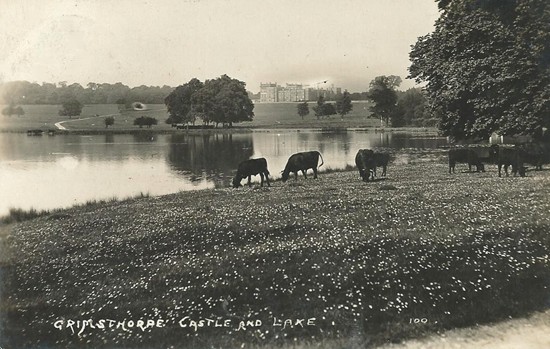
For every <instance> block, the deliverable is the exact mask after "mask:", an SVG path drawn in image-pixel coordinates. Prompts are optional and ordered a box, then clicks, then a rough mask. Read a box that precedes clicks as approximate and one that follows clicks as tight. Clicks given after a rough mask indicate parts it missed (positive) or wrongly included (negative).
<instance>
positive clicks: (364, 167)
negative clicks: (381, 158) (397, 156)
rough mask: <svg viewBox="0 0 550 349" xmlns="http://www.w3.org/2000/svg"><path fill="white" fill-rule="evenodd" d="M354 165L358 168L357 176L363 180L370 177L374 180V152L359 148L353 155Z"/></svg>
mask: <svg viewBox="0 0 550 349" xmlns="http://www.w3.org/2000/svg"><path fill="white" fill-rule="evenodd" d="M355 165H356V166H357V169H358V170H359V176H361V178H362V179H363V181H365V182H368V181H369V178H371V177H372V180H374V172H375V171H376V160H375V156H374V152H373V151H372V150H370V149H359V151H358V152H357V154H356V155H355Z"/></svg>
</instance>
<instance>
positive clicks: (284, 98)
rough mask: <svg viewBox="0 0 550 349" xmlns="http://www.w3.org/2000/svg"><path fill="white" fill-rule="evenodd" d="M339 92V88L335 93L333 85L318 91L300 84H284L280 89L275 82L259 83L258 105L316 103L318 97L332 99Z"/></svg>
mask: <svg viewBox="0 0 550 349" xmlns="http://www.w3.org/2000/svg"><path fill="white" fill-rule="evenodd" d="M341 91H342V90H341V88H337V89H336V93H335V92H334V85H331V87H330V88H328V89H324V88H323V89H319V87H318V86H317V88H313V87H310V86H309V85H302V84H286V86H285V87H282V86H280V85H278V84H277V83H276V82H275V83H272V82H268V83H261V84H260V103H274V102H301V101H316V100H317V98H319V96H320V95H323V96H324V97H325V98H326V99H333V98H334V97H335V96H336V95H337V94H339V93H341Z"/></svg>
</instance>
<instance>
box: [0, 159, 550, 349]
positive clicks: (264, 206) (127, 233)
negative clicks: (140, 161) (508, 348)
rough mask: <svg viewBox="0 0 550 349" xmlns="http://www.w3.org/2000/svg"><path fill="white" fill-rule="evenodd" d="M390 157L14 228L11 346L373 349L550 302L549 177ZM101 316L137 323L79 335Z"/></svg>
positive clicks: (8, 321)
mask: <svg viewBox="0 0 550 349" xmlns="http://www.w3.org/2000/svg"><path fill="white" fill-rule="evenodd" d="M393 157H394V160H393V162H392V164H391V165H390V167H389V168H388V178H387V179H385V180H379V181H376V182H371V183H364V182H362V181H361V180H360V179H359V177H358V173H357V172H356V171H351V170H348V171H336V172H332V173H321V174H320V175H319V178H318V179H316V180H313V179H308V180H304V179H303V177H300V178H299V180H298V181H294V180H290V181H288V182H286V183H282V182H280V181H276V182H274V183H273V184H272V186H271V187H264V188H260V187H259V186H257V185H256V186H253V187H252V188H248V187H245V188H240V189H230V188H227V189H215V190H201V191H195V192H181V193H177V194H173V195H167V196H161V197H146V198H137V199H131V200H127V201H124V202H118V203H117V202H107V203H104V204H101V205H92V206H81V207H76V208H73V209H68V210H64V211H62V214H60V213H59V212H57V214H56V215H50V216H48V215H46V216H43V217H39V218H36V219H33V220H30V221H27V222H23V223H19V224H17V225H12V226H11V228H10V229H11V234H10V236H9V238H8V239H7V245H6V248H7V252H8V254H7V256H8V257H7V258H6V259H5V262H4V263H3V267H2V269H1V270H2V273H3V277H4V279H5V280H6V282H5V284H4V286H3V289H2V290H1V291H2V292H3V294H4V295H5V296H4V297H2V304H1V308H2V310H3V311H4V312H5V313H6V314H7V315H6V317H5V319H4V321H3V331H4V336H2V338H3V339H2V340H0V346H4V347H33V346H34V347H40V346H42V347H45V346H47V347H49V348H57V347H59V348H76V347H78V348H122V347H124V348H148V347H164V348H169V347H174V348H251V347H252V348H273V347H292V348H314V347H315V348H319V347H321V348H365V347H376V346H378V345H381V344H384V343H388V342H396V341H400V340H403V339H406V338H411V337H421V336H425V335H428V334H430V333H439V332H441V331H444V330H446V329H451V328H457V327H464V326H474V325H476V324H482V323H488V322H492V321H497V320H502V319H506V318H509V317H519V316H523V315H526V314H528V313H531V312H533V311H537V310H542V309H545V308H546V307H547V306H548V305H549V301H550V299H549V298H548V287H549V286H550V257H549V252H550V250H549V249H550V237H549V236H548V234H547V232H548V231H549V228H550V216H549V215H548V212H550V200H548V196H549V195H550V171H546V170H543V171H529V172H528V173H527V177H525V178H520V177H517V178H514V177H507V178H506V177H503V178H499V177H498V176H497V174H496V169H495V168H494V166H490V167H488V171H487V172H485V173H467V172H461V171H460V170H464V167H461V168H460V170H459V168H458V167H457V173H456V174H453V175H450V174H448V172H447V171H448V166H447V164H446V157H445V153H444V152H443V151H437V150H436V151H420V150H413V149H408V150H404V151H399V152H396V153H394V154H393ZM88 319H91V320H92V322H91V323H94V322H95V323H96V324H97V321H99V320H100V319H112V320H116V321H125V322H124V324H125V326H126V328H124V327H122V326H119V327H115V328H107V329H101V328H97V327H95V328H91V327H90V326H89V325H88V326H87V327H85V328H83V329H82V332H81V333H80V334H79V335H78V334H77V333H73V332H72V330H71V329H73V330H76V332H79V331H80V329H81V328H82V326H80V327H78V328H77V324H76V321H77V320H80V321H82V320H88ZM200 319H203V322H202V325H201V322H200ZM204 319H211V320H212V321H218V322H219V324H220V325H221V326H220V327H217V326H216V325H215V323H214V322H208V321H207V320H204ZM284 319H290V322H288V323H287V324H286V326H284V327H283V326H282V324H283V321H284ZM312 319H315V320H312ZM148 320H151V321H153V322H154V323H155V324H157V321H158V320H161V324H162V326H158V327H156V325H154V326H153V325H151V326H150V327H147V326H146V328H145V329H141V328H138V327H137V326H136V324H137V323H138V321H142V327H143V324H147V323H148V322H147V321H148ZM300 320H303V321H302V322H300ZM70 321H74V322H75V323H74V324H72V325H71V326H68V325H69V324H71V323H70ZM129 321H133V322H132V327H131V328H130V327H129ZM225 321H229V322H228V323H227V324H229V326H224V324H225ZM277 321H279V322H277ZM308 321H312V322H313V324H312V325H311V324H310V325H307V322H308ZM54 324H57V325H56V326H54ZM276 324H281V326H278V325H276ZM80 325H82V322H80ZM241 325H242V326H244V328H243V327H242V326H241ZM2 341H3V342H2Z"/></svg>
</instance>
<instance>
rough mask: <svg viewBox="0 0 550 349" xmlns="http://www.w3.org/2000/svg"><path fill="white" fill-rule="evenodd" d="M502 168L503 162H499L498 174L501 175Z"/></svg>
mask: <svg viewBox="0 0 550 349" xmlns="http://www.w3.org/2000/svg"><path fill="white" fill-rule="evenodd" d="M501 168H502V165H501V164H498V176H499V177H501V173H500V169H501Z"/></svg>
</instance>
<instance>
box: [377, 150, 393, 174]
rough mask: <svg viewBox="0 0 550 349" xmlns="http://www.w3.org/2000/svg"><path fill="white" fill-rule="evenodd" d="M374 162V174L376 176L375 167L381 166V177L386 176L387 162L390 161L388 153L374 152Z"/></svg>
mask: <svg viewBox="0 0 550 349" xmlns="http://www.w3.org/2000/svg"><path fill="white" fill-rule="evenodd" d="M374 162H375V163H376V166H375V167H374V176H375V177H376V167H382V177H386V169H387V167H388V162H390V154H388V153H377V152H374Z"/></svg>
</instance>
